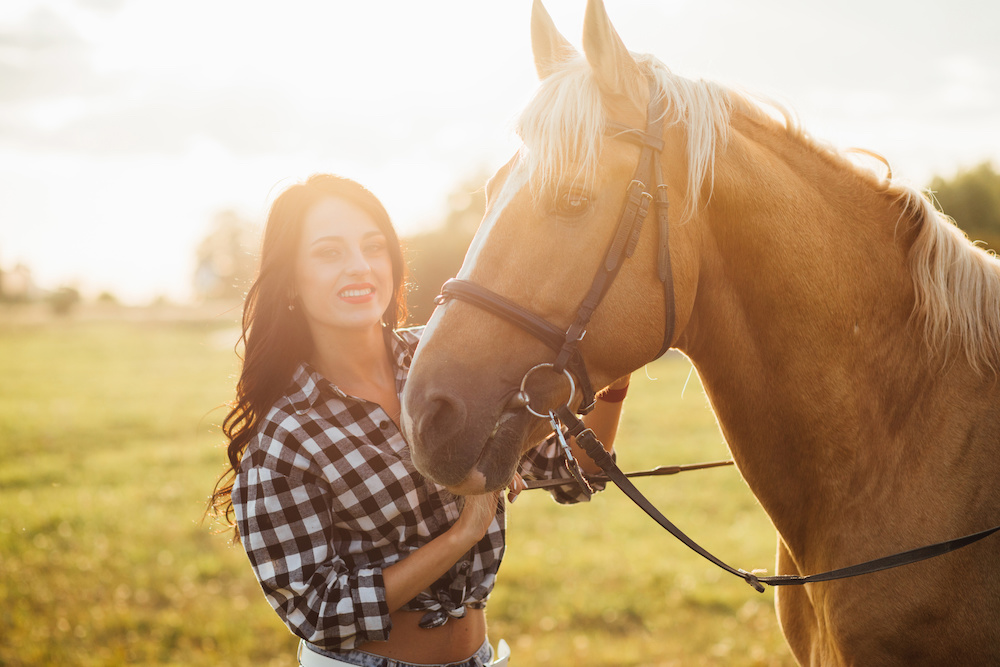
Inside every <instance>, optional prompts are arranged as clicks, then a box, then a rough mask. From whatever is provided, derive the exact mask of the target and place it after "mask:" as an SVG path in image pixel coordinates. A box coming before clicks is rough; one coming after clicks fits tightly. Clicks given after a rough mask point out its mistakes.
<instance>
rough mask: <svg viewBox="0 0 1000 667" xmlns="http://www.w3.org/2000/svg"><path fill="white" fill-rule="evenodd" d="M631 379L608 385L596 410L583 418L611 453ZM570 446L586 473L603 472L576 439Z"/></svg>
mask: <svg viewBox="0 0 1000 667" xmlns="http://www.w3.org/2000/svg"><path fill="white" fill-rule="evenodd" d="M631 377H632V376H631V374H629V375H626V376H624V377H620V378H618V379H617V380H615V381H614V382H612V383H611V384H610V385H608V388H607V389H605V390H604V391H602V392H599V393H598V394H597V400H596V401H595V402H594V409H593V410H591V411H590V413H589V414H587V415H584V417H583V423H584V424H586V426H587V428H589V429H590V430H591V431H593V432H594V435H595V436H597V439H598V440H600V441H601V443H602V444H603V445H604V449H605V450H606V451H608V452H609V453H610V452H611V451H612V450H613V449H614V444H615V436H616V435H617V434H618V423H619V421H620V420H621V415H622V404H623V401H624V399H625V393H626V392H627V391H628V384H629V379H630V378H631ZM569 445H570V448H571V449H572V450H573V456H575V457H576V460H577V461H579V463H580V467H581V468H583V471H584V472H585V473H587V474H588V475H596V474H599V473H601V472H602V471H601V467H600V466H599V465H597V464H596V463H594V461H593V459H591V458H590V457H589V456H588V455H587V452H585V451H584V450H583V447H581V446H580V445H578V444H577V443H576V438H570V439H569Z"/></svg>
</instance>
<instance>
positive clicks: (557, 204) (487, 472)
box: [403, 0, 727, 493]
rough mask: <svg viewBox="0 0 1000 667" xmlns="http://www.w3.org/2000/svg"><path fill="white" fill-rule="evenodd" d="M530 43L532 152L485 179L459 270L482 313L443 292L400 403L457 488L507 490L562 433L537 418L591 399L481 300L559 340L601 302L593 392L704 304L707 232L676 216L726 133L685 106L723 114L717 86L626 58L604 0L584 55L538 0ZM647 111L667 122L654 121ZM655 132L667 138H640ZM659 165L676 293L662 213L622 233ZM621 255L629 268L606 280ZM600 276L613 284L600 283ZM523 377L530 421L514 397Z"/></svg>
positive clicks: (426, 465) (592, 341)
mask: <svg viewBox="0 0 1000 667" xmlns="http://www.w3.org/2000/svg"><path fill="white" fill-rule="evenodd" d="M531 34H532V47H533V51H534V56H535V63H536V67H537V69H538V73H539V76H540V78H541V80H542V82H541V86H540V88H539V91H538V93H537V95H536V97H535V99H534V100H533V102H532V103H531V104H530V105H529V107H528V108H527V109H526V110H525V111H524V113H523V115H522V118H521V121H520V126H519V133H520V135H521V137H522V139H523V142H524V147H523V149H522V150H521V151H519V152H518V154H517V155H515V156H514V158H513V159H512V160H511V161H510V162H508V163H507V164H506V165H505V166H503V167H502V168H501V169H500V170H499V171H498V172H497V173H496V174H495V175H494V176H493V178H492V179H491V180H490V182H489V184H488V185H487V200H488V202H487V210H486V216H485V218H484V219H483V222H482V224H481V226H480V228H479V231H478V233H477V235H476V237H475V239H474V241H473V243H472V246H471V248H470V249H469V252H468V254H467V256H466V259H465V263H464V264H463V266H462V269H461V271H460V273H459V276H458V278H459V280H460V282H461V283H462V284H463V285H465V286H466V287H467V288H468V286H469V285H472V286H473V289H477V288H484V290H485V291H482V292H481V294H487V297H486V299H485V300H484V299H483V298H479V299H478V303H477V297H476V295H475V294H470V293H469V291H468V289H466V290H459V291H452V292H451V293H450V294H449V293H448V292H447V291H446V293H445V296H453V297H455V298H449V299H446V300H444V301H443V302H442V303H441V305H440V306H439V307H438V308H437V310H435V312H434V314H433V315H432V317H431V319H430V321H429V323H428V326H427V330H426V332H425V334H424V338H423V340H422V342H421V344H420V346H419V349H418V351H417V354H416V357H415V358H414V360H413V366H412V369H411V373H410V376H409V381H408V383H407V386H406V391H405V394H404V397H403V408H404V414H403V430H404V433H405V435H406V437H407V439H408V441H409V443H410V446H411V448H412V452H413V459H414V462H415V464H416V465H417V467H418V469H419V470H420V471H421V472H422V473H423V474H425V475H427V476H428V477H430V478H431V479H433V480H435V481H437V482H439V483H441V484H444V485H446V486H449V487H451V488H453V489H455V490H457V491H459V492H462V493H477V492H482V491H484V490H493V489H498V488H502V487H503V486H505V485H506V484H507V483H508V482H509V481H510V479H511V477H512V476H513V474H514V472H515V469H516V466H517V463H518V460H519V459H520V457H521V455H522V454H523V452H524V451H525V450H527V449H528V448H529V447H531V446H532V445H533V444H535V443H537V442H538V441H539V440H540V439H541V438H542V437H544V436H545V435H546V434H547V433H548V432H550V431H551V428H552V427H551V425H550V423H549V421H548V420H547V419H545V418H542V417H539V416H537V415H534V414H532V412H537V413H539V414H545V413H546V412H547V411H548V410H549V409H552V408H555V407H557V406H558V405H561V404H562V403H563V402H565V401H567V400H568V401H570V402H572V403H575V404H577V405H578V404H579V403H580V401H581V400H582V397H581V392H580V391H579V390H578V391H577V392H575V394H576V395H575V396H570V395H569V389H568V385H569V384H570V382H569V379H568V377H567V374H566V373H563V372H561V370H560V369H558V368H557V369H555V370H554V369H552V368H550V367H548V366H545V367H543V368H541V369H540V370H537V371H532V372H531V373H529V370H530V369H532V368H534V367H535V366H537V365H539V364H544V363H551V362H555V361H556V358H557V356H558V351H559V349H558V348H559V347H560V343H559V341H557V342H556V343H555V344H553V343H552V342H551V341H549V342H546V341H545V340H544V336H541V335H538V332H537V331H535V332H534V333H532V332H531V331H530V329H531V327H530V326H525V325H524V323H523V322H521V323H520V324H519V323H517V322H514V321H512V319H513V318H510V317H508V316H507V315H504V314H502V313H501V314H500V315H498V314H497V312H496V308H492V309H491V308H490V304H488V303H486V302H485V301H486V300H489V299H493V300H494V301H506V302H507V303H508V304H515V305H516V308H517V309H520V310H522V311H527V312H528V313H530V315H529V317H531V316H534V317H537V318H540V319H541V320H544V321H545V322H547V323H549V324H550V325H552V326H551V328H552V329H553V330H554V331H558V332H565V331H567V330H569V329H570V328H571V326H572V325H573V324H574V322H579V321H580V318H579V314H580V312H581V309H582V308H586V305H585V302H586V301H588V296H592V295H595V294H596V295H597V296H598V297H599V299H598V301H597V306H596V309H595V310H594V311H593V314H592V316H591V317H589V318H588V321H587V322H586V335H585V336H584V337H583V338H582V339H581V340H580V341H579V343H578V345H571V347H570V351H572V349H577V350H578V353H579V356H580V358H581V359H582V364H583V365H584V366H585V374H586V375H587V376H589V381H590V383H592V385H593V387H594V388H600V387H603V386H605V385H607V384H608V383H610V382H611V381H613V380H614V379H615V378H617V377H620V376H622V375H624V374H625V373H628V372H630V371H632V370H634V369H636V368H639V367H641V366H642V365H644V364H645V363H647V362H649V361H650V360H652V359H654V358H655V357H656V356H657V355H658V353H659V352H661V351H662V349H661V348H663V349H665V348H664V347H663V346H664V344H665V343H666V344H669V343H672V342H673V334H672V333H665V332H673V331H676V332H680V331H682V329H683V326H684V323H685V322H686V318H687V316H688V314H689V313H690V310H691V307H692V302H693V298H694V297H693V288H692V285H693V283H694V281H695V279H696V275H695V274H696V271H697V269H696V262H695V261H694V257H693V252H694V251H693V248H694V243H693V239H692V238H690V235H692V234H695V233H697V232H696V229H697V228H696V226H695V225H683V224H678V221H680V220H683V219H685V218H688V217H690V216H691V215H692V214H693V212H694V211H695V204H696V202H697V199H698V191H700V189H701V183H702V181H703V176H704V173H705V170H706V169H707V165H708V164H709V163H710V160H711V147H712V146H713V141H714V136H715V133H716V131H717V124H718V121H717V120H715V119H716V118H717V116H716V115H713V114H711V113H709V114H692V113H690V109H689V106H697V107H699V109H698V110H699V111H704V110H705V107H711V106H715V107H719V108H722V107H725V105H726V104H727V102H726V98H725V95H724V94H723V93H722V92H721V91H720V90H716V89H714V88H706V87H698V88H697V94H696V95H695V96H693V97H690V96H688V93H689V92H690V90H695V87H696V84H691V83H690V82H685V81H684V80H682V79H677V78H675V77H673V76H672V75H671V74H670V73H669V71H667V70H666V68H664V67H663V66H662V65H661V64H660V63H658V62H657V61H656V60H655V59H653V58H652V57H648V56H633V55H631V54H630V53H629V51H628V50H627V49H626V47H625V46H624V44H623V43H622V41H621V38H620V37H619V36H618V34H617V32H616V31H615V29H614V28H613V27H612V25H611V23H610V21H609V19H608V17H607V14H606V13H605V10H604V7H603V4H602V3H601V2H600V1H599V0H594V1H591V2H590V3H589V5H588V8H587V14H586V20H585V24H584V39H583V46H584V55H582V56H581V55H578V54H577V52H576V51H575V50H574V49H573V47H572V46H570V44H569V43H568V42H567V41H566V40H565V39H564V38H563V37H562V36H561V35H560V34H559V33H558V32H557V31H556V29H555V27H554V25H553V24H552V21H551V19H550V18H549V16H548V14H547V13H546V12H545V9H544V8H543V7H542V6H541V3H540V2H538V1H537V0H536V2H535V5H534V9H533V12H532V30H531ZM697 85H698V86H700V84H697ZM689 88H690V90H689ZM706 91H707V92H706ZM651 99H652V103H651ZM650 110H653V112H654V113H655V115H657V116H658V118H649V117H648V116H649V115H650ZM695 115H698V116H699V117H701V116H705V117H707V118H709V120H697V121H696V120H693V119H692V118H693V116H695ZM629 128H632V129H629ZM647 128H655V130H656V134H657V135H658V136H657V137H653V138H646V137H645V135H644V132H645V131H646V130H647ZM706 137H708V141H707V142H706V141H705V139H706ZM659 139H662V140H663V144H662V145H658V144H659ZM705 146H708V147H709V148H708V149H706V148H705ZM706 150H707V153H708V154H707V155H706ZM650 156H651V157H650ZM640 158H642V160H645V161H646V162H645V163H644V164H645V166H644V167H640V166H639V165H640V162H641V159H640ZM655 163H658V164H659V169H658V170H656V171H657V172H660V171H662V179H663V182H664V183H669V185H670V190H669V193H670V205H671V207H670V216H669V220H670V225H669V227H670V231H669V237H670V251H669V256H668V257H669V259H670V260H671V262H670V263H671V264H672V267H671V269H670V271H669V274H670V275H669V276H668V278H672V288H671V289H668V290H667V292H668V295H667V297H666V298H665V297H664V294H665V289H664V281H663V280H662V275H661V273H662V271H663V261H664V258H662V257H660V256H659V245H660V243H661V239H662V238H663V236H664V232H663V230H661V229H659V228H658V227H659V225H658V222H657V214H656V212H655V211H653V210H650V212H649V214H648V215H647V216H646V218H645V222H644V223H643V224H642V226H641V230H637V229H635V228H634V227H631V226H629V227H628V228H627V229H625V231H624V232H623V231H621V228H622V225H621V224H620V221H621V220H622V219H623V217H624V216H625V215H626V214H623V211H628V209H629V206H630V204H629V202H628V201H627V191H628V190H629V186H630V183H631V182H632V181H633V179H638V180H641V181H642V182H643V183H644V184H645V188H646V190H648V191H649V192H651V193H653V192H654V191H655V185H656V184H655V183H654V182H651V181H652V180H653V178H654V164H655ZM657 175H658V174H657ZM639 192H641V188H640V190H639ZM692 193H693V196H692ZM632 195H633V199H634V201H633V202H632V204H631V205H635V204H639V205H640V207H641V206H645V205H647V204H648V201H645V202H643V201H642V200H644V199H645V200H648V198H649V196H648V195H646V196H644V197H638V198H637V199H636V197H637V193H636V192H635V187H634V186H633V192H632ZM650 208H651V209H652V208H655V207H652V206H651V207H650ZM627 215H631V214H630V213H628V214H627ZM638 219H639V222H640V223H642V216H641V215H639V216H638ZM616 239H617V241H616ZM622 241H624V244H623V243H622ZM620 246H623V247H624V248H623V247H620ZM616 248H617V250H616ZM615 253H617V255H616V256H620V258H621V260H622V261H621V262H620V268H619V267H618V266H616V267H614V270H613V271H608V270H607V268H608V267H606V264H607V263H608V257H609V255H610V254H615ZM629 255H630V256H629ZM626 257H628V258H627V259H626ZM602 273H603V274H605V278H606V279H607V281H606V282H607V284H606V285H604V286H599V288H594V284H595V276H600V275H601V274H602ZM598 280H602V279H600V278H599V279H598ZM668 282H669V281H668ZM501 310H503V309H502V308H501ZM507 312H508V314H509V308H508V311H507ZM665 335H666V336H667V338H668V339H667V340H664V336H665ZM575 355H576V352H574V353H573V356H574V357H575ZM560 365H561V364H560ZM574 368H576V370H575V371H574V372H573V373H572V375H573V377H574V382H575V384H576V385H577V387H578V388H579V385H580V384H584V385H586V384H587V380H588V378H584V377H579V375H581V374H582V369H581V368H580V364H579V363H577V364H576V365H575V366H574V365H573V364H572V363H571V364H570V365H569V370H571V371H572V370H573V369H574ZM526 374H528V375H530V377H529V378H528V379H527V381H526V384H527V386H526V387H525V389H526V392H527V399H528V400H529V401H530V403H529V406H530V407H531V408H532V410H531V411H529V410H527V409H525V406H524V402H525V396H524V393H522V392H520V391H519V390H520V389H521V385H522V381H523V380H525V376H526ZM571 407H576V405H573V406H571Z"/></svg>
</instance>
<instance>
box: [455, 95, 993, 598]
mask: <svg viewBox="0 0 1000 667" xmlns="http://www.w3.org/2000/svg"><path fill="white" fill-rule="evenodd" d="M665 112H666V108H665V98H664V97H663V96H662V95H658V94H657V91H656V87H655V81H654V80H652V79H651V80H650V94H649V105H648V108H647V110H646V129H645V131H642V130H637V129H635V128H630V127H628V126H626V125H621V124H619V123H614V122H612V123H609V124H608V128H607V131H608V133H609V134H611V135H612V136H613V137H615V138H621V139H625V140H628V141H632V142H634V143H637V144H638V145H639V147H640V149H641V153H640V155H639V162H638V164H637V165H636V168H635V174H634V176H633V177H632V181H631V182H630V183H629V185H628V188H627V189H626V193H625V204H624V206H623V207H622V213H621V216H620V217H619V218H618V227H617V229H616V231H615V235H614V237H612V240H611V244H610V246H609V247H608V250H607V253H606V254H605V258H604V263H603V264H602V265H601V266H600V267H598V269H597V272H596V274H595V276H594V279H593V281H592V283H591V286H590V289H589V290H588V292H587V294H586V296H584V298H583V301H582V302H581V303H580V306H579V308H578V309H577V313H576V318H575V319H574V320H573V323H572V324H571V325H570V326H569V328H568V329H566V330H565V331H563V330H562V329H561V328H560V327H557V326H556V325H554V324H552V323H551V322H549V321H548V320H546V319H544V318H542V317H540V316H538V315H536V314H535V313H533V312H531V311H530V310H528V309H526V308H524V307H522V306H520V305H518V304H516V303H514V302H513V301H511V300H509V299H507V298H506V297H503V296H501V295H499V294H497V293H496V292H493V291H492V290H489V289H487V288H485V287H483V286H481V285H477V284H476V283H473V282H471V281H468V280H458V279H451V280H448V281H447V282H445V284H444V285H443V286H442V287H441V294H440V295H439V296H438V297H437V300H436V302H437V304H438V305H442V304H444V303H445V302H446V301H448V300H449V299H458V300H459V301H465V302H467V303H470V304H472V305H474V306H477V307H479V308H481V309H483V310H486V311H488V312H490V313H493V314H494V315H496V316H498V317H500V318H502V319H504V320H506V321H507V322H509V323H511V324H513V325H515V326H517V327H519V328H520V329H522V330H524V331H526V332H527V333H529V334H531V335H532V336H534V337H535V338H537V339H538V340H540V341H541V342H543V343H544V344H545V345H547V346H548V347H550V348H552V350H553V351H555V352H556V360H555V362H552V363H549V362H546V363H542V364H538V365H536V366H534V367H532V368H531V369H529V370H528V371H527V373H525V375H524V378H523V379H522V381H521V387H520V392H519V394H518V397H519V399H520V400H519V403H518V405H519V406H520V407H523V408H525V409H526V410H527V411H528V412H530V413H531V414H533V415H535V416H537V417H542V418H546V417H547V418H548V419H549V420H550V422H551V424H552V426H553V429H554V433H555V434H556V436H557V440H558V441H559V443H560V445H561V447H562V451H563V453H564V454H565V456H566V459H567V467H568V468H569V470H570V472H571V473H572V475H573V480H571V481H570V482H569V483H576V484H578V485H579V486H580V488H581V490H583V492H584V493H585V495H587V496H588V497H589V495H590V493H591V488H590V485H589V484H588V482H587V480H586V479H585V478H584V476H583V474H582V471H581V469H580V467H579V465H578V464H577V462H576V460H575V459H574V458H573V454H572V452H571V450H570V448H569V446H568V445H567V443H566V438H565V436H566V435H567V434H568V435H571V436H573V437H575V438H576V441H577V443H578V444H580V445H581V446H582V447H583V448H584V450H585V451H586V452H587V454H588V456H590V458H592V459H593V460H594V462H595V463H597V464H598V465H599V466H600V467H601V468H602V469H603V470H604V474H605V477H604V479H607V480H610V481H612V482H614V483H615V485H617V486H618V487H619V488H620V489H621V490H622V491H623V492H624V493H625V494H626V495H627V496H628V497H629V498H630V499H631V500H632V502H634V503H635V504H636V505H638V506H639V507H640V508H641V509H642V510H643V511H644V512H646V514H648V515H649V516H650V517H651V518H652V519H653V520H654V521H656V522H657V523H658V524H659V525H660V526H661V527H662V528H664V529H665V530H667V531H668V532H669V533H670V534H671V535H673V536H674V537H676V538H677V539H678V540H680V541H681V542H683V543H684V544H685V545H686V546H687V547H689V548H690V549H691V550H693V551H694V552H695V553H697V554H699V555H701V556H703V557H704V558H706V559H707V560H709V561H710V562H712V563H714V564H715V565H717V566H718V567H720V568H722V569H723V570H725V571H726V572H729V573H730V574H733V575H736V576H737V577H740V578H741V579H743V580H744V581H746V582H747V583H748V584H750V586H752V587H753V588H754V589H755V590H756V591H758V592H760V593H763V592H764V590H765V587H764V585H765V584H767V585H769V586H789V585H803V584H807V583H818V582H823V581H833V580H836V579H845V578H848V577H856V576H858V575H862V574H870V573H872V572H879V571H882V570H887V569H890V568H895V567H899V566H901V565H908V564H911V563H916V562H918V561H922V560H926V559H928V558H933V557H935V556H940V555H943V554H946V553H949V552H951V551H955V550H956V549H960V548H962V547H964V546H967V545H969V544H972V543H974V542H978V541H979V540H981V539H983V538H985V537H988V536H990V535H992V534H994V533H996V532H998V531H1000V526H995V527H993V528H989V529H987V530H983V531H980V532H977V533H973V534H971V535H966V536H964V537H959V538H956V539H952V540H948V541H946V542H939V543H936V544H931V545H928V546H924V547H919V548H917V549H911V550H909V551H904V552H901V553H897V554H893V555H890V556H885V557H883V558H876V559H874V560H870V561H866V562H864V563H859V564H857V565H852V566H849V567H844V568H839V569H836V570H830V571H829V572H822V573H818V574H811V575H776V576H772V577H763V576H758V574H757V573H756V571H755V572H747V571H746V570H743V569H738V568H734V567H732V566H730V565H728V564H726V563H725V562H723V561H722V560H720V559H719V558H718V557H716V556H715V555H713V554H712V553H710V552H709V551H707V550H706V549H705V548H704V547H702V546H701V545H699V544H698V543H697V542H695V541H694V540H692V539H691V538H690V537H688V536H687V535H686V534H685V533H684V532H683V531H681V530H680V529H679V528H677V526H675V525H674V524H673V523H671V522H670V520H669V519H667V518H666V517H665V516H664V515H663V514H662V513H661V512H660V511H659V510H658V509H656V507H655V506H653V504H652V503H651V502H649V500H648V499H647V498H646V497H645V496H644V495H643V494H642V493H641V492H640V491H639V490H638V489H637V488H636V487H635V485H634V484H632V482H631V481H630V480H629V477H633V476H639V475H644V474H658V473H657V471H648V472H646V473H624V472H622V470H621V469H620V468H619V467H618V465H617V464H616V462H615V460H614V458H613V457H612V456H611V455H610V454H608V452H607V451H606V450H605V448H604V446H603V445H602V443H601V442H600V441H599V440H598V439H597V438H596V436H594V433H593V431H591V430H590V429H588V428H587V427H586V425H585V424H584V423H583V421H581V420H580V418H579V417H578V416H577V415H576V414H574V413H573V411H572V410H571V409H570V407H569V406H570V405H571V404H572V402H573V399H574V398H575V395H576V389H577V387H579V389H580V394H581V398H582V402H581V404H580V406H579V407H578V408H577V410H576V412H577V413H579V414H586V413H587V412H589V411H590V410H591V409H592V408H593V406H594V390H593V386H592V384H591V382H590V377H589V375H588V374H587V367H586V364H585V362H584V360H583V356H582V355H581V354H580V349H579V344H580V341H581V340H583V337H584V336H585V335H586V332H587V324H588V323H589V322H590V318H591V317H592V316H593V314H594V311H595V310H596V309H597V306H598V305H599V304H600V303H601V300H602V299H603V298H604V296H605V294H607V291H608V289H609V288H610V286H611V283H612V282H614V280H615V278H616V277H617V275H618V271H619V270H620V269H621V267H622V264H623V263H624V262H625V260H626V259H628V258H629V257H631V256H632V254H633V252H634V251H635V248H636V245H637V244H638V242H639V234H640V232H641V231H642V225H643V222H644V221H645V219H646V216H647V214H648V211H649V207H650V206H651V205H652V206H653V207H654V210H655V211H656V219H657V223H658V231H659V240H658V242H659V248H658V253H657V271H658V275H659V279H660V281H661V282H662V283H663V298H664V304H665V307H666V318H665V319H666V321H665V324H664V329H663V344H662V345H661V347H660V351H659V352H658V353H657V355H656V357H654V359H655V358H659V357H660V356H662V355H663V354H664V353H665V352H666V351H667V350H668V349H670V347H671V345H672V343H673V336H674V327H675V322H676V311H675V304H674V286H673V272H672V269H671V266H670V246H669V227H668V215H667V214H668V209H669V201H668V199H667V185H666V183H664V181H663V174H662V168H661V165H660V156H661V153H662V152H663V147H664V142H663V138H662V134H663V122H664V116H665ZM644 178H645V179H648V181H643V179H644ZM645 182H649V183H655V184H656V186H655V188H654V190H653V193H652V194H651V193H650V192H648V191H647V188H646V185H645ZM543 369H551V370H552V371H553V372H555V373H557V374H563V375H565V376H566V378H567V379H568V382H569V385H570V397H569V398H568V399H567V400H566V403H565V404H564V405H562V406H560V407H559V408H556V409H555V410H547V411H542V412H539V411H538V410H537V409H536V408H534V407H533V406H532V405H531V399H530V397H529V396H528V393H527V392H526V384H527V382H528V379H529V378H530V376H531V375H532V374H534V373H535V372H538V371H540V370H543ZM574 377H575V378H576V381H575V382H574ZM562 425H565V426H566V431H565V433H564V432H563V428H562ZM729 463H730V462H728V461H727V462H717V463H709V464H700V465H697V466H691V467H690V468H691V469H698V468H703V467H715V466H717V465H727V464H729ZM675 468H679V467H675ZM677 471H679V470H673V472H677ZM666 474H672V472H667V473H666ZM592 479H593V478H592ZM560 483H566V482H560ZM541 486H542V485H539V486H538V487H536V488H541ZM544 486H551V484H546V485H544Z"/></svg>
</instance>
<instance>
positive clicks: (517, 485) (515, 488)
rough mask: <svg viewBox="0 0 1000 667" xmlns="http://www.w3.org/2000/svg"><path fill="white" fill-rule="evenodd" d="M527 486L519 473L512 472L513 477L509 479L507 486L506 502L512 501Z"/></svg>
mask: <svg viewBox="0 0 1000 667" xmlns="http://www.w3.org/2000/svg"><path fill="white" fill-rule="evenodd" d="M525 488H527V485H526V484H525V483H524V480H523V479H522V478H521V473H519V472H516V473H514V479H512V480H510V486H508V487H507V502H509V503H512V502H514V501H515V500H517V496H518V495H519V494H520V493H521V492H522V491H524V489H525Z"/></svg>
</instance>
